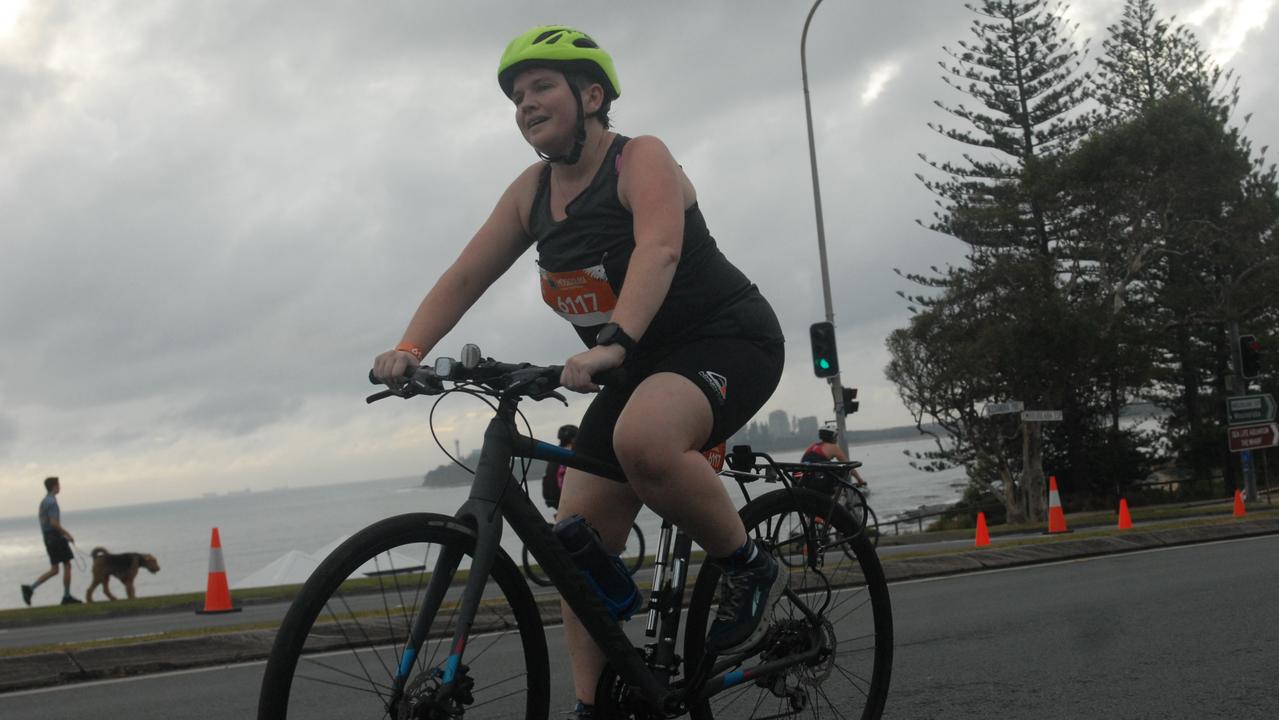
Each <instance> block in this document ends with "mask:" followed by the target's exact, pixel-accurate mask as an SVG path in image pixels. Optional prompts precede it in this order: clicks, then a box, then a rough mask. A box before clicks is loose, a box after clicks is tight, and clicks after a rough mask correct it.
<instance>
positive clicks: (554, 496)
mask: <svg viewBox="0 0 1279 720" xmlns="http://www.w3.org/2000/svg"><path fill="white" fill-rule="evenodd" d="M556 434H557V435H558V436H559V441H560V447H562V448H572V447H573V441H574V440H576V439H577V426H576V425H562V426H560V429H559V432H558V433H556ZM565 469H566V468H565V467H564V466H563V465H561V464H559V463H557V462H554V461H551V462H548V463H546V471H545V472H543V473H542V500H544V501H545V502H546V506H547V507H550V508H555V509H557V510H558V509H559V507H560V489H561V488H563V487H564V471H565ZM557 516H558V514H557Z"/></svg>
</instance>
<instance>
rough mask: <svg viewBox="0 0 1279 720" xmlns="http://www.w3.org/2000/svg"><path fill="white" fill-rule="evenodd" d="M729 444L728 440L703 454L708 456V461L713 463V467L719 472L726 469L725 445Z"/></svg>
mask: <svg viewBox="0 0 1279 720" xmlns="http://www.w3.org/2000/svg"><path fill="white" fill-rule="evenodd" d="M727 444H728V441H727V440H726V441H724V442H722V443H720V444H718V445H716V446H715V447H713V448H711V449H710V450H707V451H706V452H703V453H702V455H703V456H704V457H705V458H706V462H708V463H710V464H711V467H712V468H713V469H714V470H715V472H719V471H720V470H723V469H724V451H725V450H726V449H727V448H725V445H727Z"/></svg>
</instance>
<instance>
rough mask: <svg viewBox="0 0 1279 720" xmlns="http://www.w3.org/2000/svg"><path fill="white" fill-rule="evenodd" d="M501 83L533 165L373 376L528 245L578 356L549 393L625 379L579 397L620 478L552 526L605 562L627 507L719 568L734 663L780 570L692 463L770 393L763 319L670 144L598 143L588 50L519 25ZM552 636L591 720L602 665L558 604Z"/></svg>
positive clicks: (764, 306) (598, 73)
mask: <svg viewBox="0 0 1279 720" xmlns="http://www.w3.org/2000/svg"><path fill="white" fill-rule="evenodd" d="M661 40H662V41H663V42H665V41H666V39H664V38H663V39H661ZM498 82H499V85H500V86H501V89H502V91H503V92H504V93H505V94H506V96H507V97H508V98H509V99H510V100H511V101H512V102H513V103H514V110H515V122H516V125H517V126H518V128H519V130H520V133H521V134H522V135H523V137H524V139H525V140H526V141H527V142H528V143H529V145H531V146H532V147H533V149H534V150H535V151H537V153H538V155H539V157H540V158H541V160H540V161H539V162H536V163H534V164H533V165H531V166H530V167H528V168H527V169H526V170H525V171H524V172H522V173H520V175H519V177H517V178H516V179H515V181H514V182H512V183H511V185H510V186H509V187H508V188H506V190H505V192H503V194H502V196H501V198H500V199H499V200H498V202H497V206H496V207H495V208H494V209H493V211H492V213H491V214H490V215H489V217H488V219H487V220H486V221H485V222H484V224H483V225H482V226H481V227H480V229H479V231H478V232H476V234H475V235H474V237H473V238H472V239H471V240H470V242H468V243H467V244H466V247H465V248H463V249H462V251H461V254H460V255H459V256H458V258H457V260H456V261H454V263H453V264H452V265H451V266H450V267H449V268H448V269H446V270H445V271H444V273H443V275H441V277H440V278H439V280H438V281H436V283H435V285H434V287H432V288H431V290H430V291H429V292H428V293H427V294H426V297H425V298H424V299H423V300H422V303H421V305H420V306H419V307H418V310H417V312H416V313H415V314H414V316H413V318H412V320H411V321H410V322H409V325H408V328H407V329H406V330H405V332H404V335H403V339H402V341H401V342H400V344H399V345H397V346H396V348H395V349H394V350H390V351H387V352H385V353H382V354H381V355H379V356H378V357H377V359H376V360H375V362H374V370H375V372H376V374H377V376H378V377H380V378H383V379H386V380H389V381H391V382H394V381H395V378H398V377H400V376H401V374H402V373H403V372H404V370H405V369H406V368H407V367H408V366H409V365H410V364H417V363H419V362H421V360H422V359H423V358H424V357H425V356H426V355H427V353H429V352H430V351H431V349H432V348H434V347H435V345H436V343H438V342H439V341H440V339H441V338H443V337H444V335H445V334H446V333H447V332H448V331H449V330H450V329H452V328H453V326H454V325H455V324H456V323H457V321H458V319H459V318H461V317H462V315H463V314H464V313H465V312H466V311H467V309H469V308H470V307H471V305H472V304H473V303H475V301H476V300H477V299H478V298H479V297H480V296H481V295H482V294H483V293H484V291H485V290H486V289H487V288H488V287H489V286H490V285H491V284H492V283H493V282H494V281H495V280H496V279H497V278H498V277H499V276H501V275H502V274H503V273H504V272H505V271H506V270H507V269H508V268H510V267H511V265H512V264H513V263H514V262H515V261H516V260H517V259H519V257H520V256H521V255H523V254H524V252H525V251H526V250H528V249H529V248H530V247H534V246H535V247H536V248H537V263H538V273H539V278H540V281H541V290H542V298H543V301H544V302H546V303H547V304H548V305H549V306H550V307H551V309H552V310H553V311H555V313H556V314H558V315H559V316H560V317H561V318H563V319H564V320H567V321H568V322H569V323H571V324H572V326H573V329H574V330H575V331H576V332H577V335H578V336H579V338H580V340H581V341H582V342H584V343H585V345H586V346H587V347H588V348H589V349H587V350H586V351H585V352H579V353H577V354H574V355H572V356H570V357H569V358H568V359H567V360H565V361H564V372H563V375H562V377H561V382H562V384H563V385H564V386H565V387H567V388H569V389H572V390H578V391H592V390H596V389H597V388H596V386H595V385H594V384H593V383H592V381H591V376H592V375H593V374H594V373H597V372H600V371H603V370H607V369H610V368H615V367H618V366H624V367H625V368H626V373H627V383H626V384H625V385H623V386H617V385H612V386H609V387H607V388H605V389H604V390H603V391H602V392H600V393H599V394H598V395H597V396H596V397H595V399H594V400H593V401H592V402H591V404H590V407H589V408H588V409H587V411H586V414H585V415H584V416H583V418H582V421H581V422H580V423H579V427H580V431H579V433H578V437H577V441H576V449H577V451H578V452H580V453H583V454H585V455H588V456H592V457H597V458H600V459H603V460H606V461H611V460H616V461H617V462H618V463H619V464H620V465H621V467H622V468H623V469H624V470H625V472H626V476H627V478H628V480H629V482H628V483H616V482H612V481H609V480H607V479H605V478H601V477H597V476H593V475H588V474H586V473H583V472H581V471H577V470H569V471H568V472H567V473H566V476H565V481H564V488H563V492H562V495H561V497H560V508H559V509H560V515H561V516H563V517H570V516H572V515H574V514H580V515H583V516H585V517H586V519H587V520H589V521H590V523H591V524H592V525H593V526H594V527H595V528H596V529H597V530H599V532H600V535H601V536H602V538H603V540H604V543H605V544H606V545H607V546H608V547H609V548H610V550H612V551H614V552H617V551H618V550H620V549H621V548H622V547H623V545H624V543H625V539H626V536H627V534H628V533H629V531H630V528H631V525H632V523H633V521H634V519H635V516H636V514H637V512H638V511H639V508H640V505H641V503H643V504H647V505H648V506H649V507H651V508H652V509H653V510H654V511H655V512H656V513H657V514H658V515H660V516H662V517H664V518H667V519H669V520H671V521H672V522H674V523H676V524H678V525H679V526H680V527H681V528H682V529H683V530H684V531H685V532H687V533H688V534H689V535H690V536H691V537H692V538H694V539H695V540H696V541H697V542H698V544H699V545H701V546H702V548H704V549H705V550H706V552H707V555H708V556H709V557H710V558H711V562H712V563H714V564H715V565H716V566H718V567H719V568H720V569H722V570H723V571H724V572H723V575H722V577H723V583H722V585H721V588H720V593H721V594H720V612H719V613H717V615H716V619H715V621H714V623H712V625H711V628H710V630H709V632H708V634H707V649H708V650H709V651H710V652H712V653H717V654H719V655H736V654H741V653H745V652H749V651H750V650H751V649H753V648H754V647H755V646H756V645H758V643H759V641H760V640H761V639H762V638H763V635H764V633H765V631H766V629H767V625H768V623H766V622H764V618H765V616H766V615H767V614H768V613H769V612H770V611H771V608H772V607H773V605H774V604H775V603H776V601H777V599H778V598H779V597H780V596H781V593H782V590H783V589H784V588H785V584H786V574H785V573H782V572H780V571H779V570H778V567H777V562H776V561H775V560H774V559H773V558H772V557H770V556H769V555H768V554H767V553H765V552H761V551H760V550H759V549H758V548H756V547H755V545H754V543H752V542H751V540H750V539H749V537H748V536H747V534H746V530H745V528H744V527H743V526H742V521H741V518H740V517H739V516H738V514H737V510H736V508H735V507H734V506H733V502H732V500H731V498H730V497H729V495H728V493H727V491H726V490H725V488H724V485H723V483H722V482H720V479H719V477H718V476H717V475H716V474H715V472H714V471H713V470H712V469H711V467H710V465H708V464H707V462H706V458H704V457H703V456H702V455H701V451H702V450H705V449H708V448H710V447H713V446H715V445H716V444H718V443H720V442H721V441H723V440H725V439H727V438H728V436H729V435H731V434H732V433H733V432H734V431H736V430H737V429H739V428H740V427H742V426H743V425H745V424H746V423H747V422H748V421H749V420H750V418H751V417H753V416H754V415H755V413H756V412H757V411H758V410H759V409H760V408H761V407H762V406H763V404H764V403H765V402H766V401H767V400H768V398H769V396H771V395H772V392H773V390H774V388H776V386H777V382H778V380H779V379H780V377H781V372H782V367H783V364H784V350H783V342H784V339H783V336H782V331H781V327H780V325H779V324H778V322H777V317H776V315H775V314H774V313H773V310H772V307H771V306H770V305H769V304H768V302H767V301H766V300H765V299H764V298H763V296H762V295H761V294H760V293H759V290H758V289H757V288H756V287H755V285H753V284H752V283H751V281H750V280H749V279H748V278H747V277H746V276H745V275H743V274H742V272H741V271H740V270H738V269H737V268H736V267H735V266H734V265H732V264H731V263H730V262H729V261H728V260H727V259H726V258H725V257H724V255H723V253H721V252H720V250H719V248H718V247H717V246H716V243H715V240H714V239H713V238H712V237H711V235H710V232H709V231H708V230H707V227H706V223H705V221H704V219H703V217H702V213H701V210H700V208H699V207H698V205H697V192H696V190H695V189H694V187H693V184H692V182H690V181H689V179H688V177H687V176H685V174H684V172H683V170H682V169H681V168H680V166H679V165H678V164H677V163H676V162H675V160H674V158H673V157H672V156H671V153H670V151H669V150H668V149H667V147H666V146H665V145H664V144H663V143H662V142H661V141H660V140H658V139H657V138H655V137H652V136H640V137H636V138H634V139H630V138H627V137H624V136H621V135H618V134H615V133H612V132H610V131H609V127H610V120H609V116H608V113H609V109H610V107H611V105H612V103H613V101H614V100H616V99H617V98H618V97H619V96H620V94H621V92H620V91H621V84H620V83H619V81H618V75H617V72H616V70H615V69H614V67H613V61H612V59H611V58H610V57H609V55H608V54H607V53H605V52H604V51H603V50H602V49H601V48H600V47H599V46H598V44H597V43H596V42H595V41H594V40H592V39H591V38H590V37H589V36H587V35H586V34H584V33H582V32H579V31H577V30H573V29H571V28H565V27H558V26H548V27H539V28H534V29H532V30H530V31H528V32H526V33H524V34H522V35H520V36H519V37H517V38H515V39H514V40H512V41H511V42H510V44H509V45H508V46H507V48H506V51H505V52H504V53H503V54H502V58H501V61H500V63H499V67H498ZM441 99H442V100H444V99H446V98H441ZM678 110H679V108H671V111H672V112H674V113H676V114H678ZM564 626H565V635H566V638H567V643H568V647H569V653H570V660H571V664H572V668H573V680H574V687H575V690H576V693H577V699H578V707H577V709H576V711H575V712H576V714H577V715H578V716H579V717H589V715H590V713H591V705H592V704H593V702H594V697H595V685H596V681H597V679H598V677H599V674H600V671H601V669H602V667H603V663H604V658H603V654H602V653H601V652H600V650H599V648H597V647H596V646H595V644H594V642H593V641H592V640H591V638H590V636H589V635H588V634H587V633H586V631H585V629H584V628H583V627H582V626H581V623H580V622H579V621H578V620H577V618H576V616H574V615H573V613H572V611H571V609H570V608H568V607H567V605H565V606H564Z"/></svg>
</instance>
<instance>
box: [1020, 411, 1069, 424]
mask: <svg viewBox="0 0 1279 720" xmlns="http://www.w3.org/2000/svg"><path fill="white" fill-rule="evenodd" d="M1021 421H1022V422H1061V411H1060V410H1026V411H1024V412H1022V414H1021Z"/></svg>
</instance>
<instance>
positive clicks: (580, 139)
mask: <svg viewBox="0 0 1279 720" xmlns="http://www.w3.org/2000/svg"><path fill="white" fill-rule="evenodd" d="M564 82H566V83H568V89H569V90H570V91H571V92H572V93H573V99H574V100H575V101H577V127H576V128H575V129H574V130H573V149H572V150H571V151H569V154H567V155H554V156H552V155H547V154H546V153H544V152H542V151H541V150H537V151H535V152H537V156H538V157H540V158H542V159H543V160H545V161H546V162H557V163H562V164H564V165H574V164H576V163H577V161H578V160H580V159H582V148H583V147H585V146H586V109H585V108H584V107H582V93H581V91H579V90H578V89H577V83H575V82H573V81H572V79H570V78H569V76H568V74H567V73H565V74H564Z"/></svg>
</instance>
